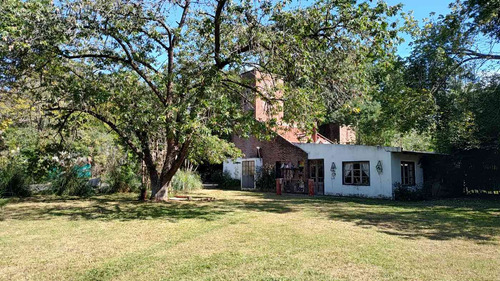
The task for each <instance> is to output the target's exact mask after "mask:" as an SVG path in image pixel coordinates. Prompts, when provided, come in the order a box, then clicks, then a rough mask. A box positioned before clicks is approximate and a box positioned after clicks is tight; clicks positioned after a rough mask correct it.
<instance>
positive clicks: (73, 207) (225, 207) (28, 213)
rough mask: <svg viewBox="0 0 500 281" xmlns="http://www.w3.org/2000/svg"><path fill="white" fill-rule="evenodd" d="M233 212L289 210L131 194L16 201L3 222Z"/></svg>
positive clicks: (211, 216)
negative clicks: (141, 197)
mask: <svg viewBox="0 0 500 281" xmlns="http://www.w3.org/2000/svg"><path fill="white" fill-rule="evenodd" d="M237 210H247V211H258V212H273V213H286V212H291V211H292V209H291V208H288V207H287V206H286V203H285V202H280V201H258V200H257V201H255V200H228V199H222V200H216V201H213V202H200V201H189V202H188V201H183V202H177V201H170V202H161V203H153V202H139V201H137V200H135V199H134V198H133V197H132V195H131V194H128V195H120V194H118V195H112V196H98V197H90V198H78V197H56V196H40V197H32V198H26V199H18V200H16V201H15V202H13V203H11V204H9V210H7V211H5V213H4V214H3V215H4V216H3V219H11V220H50V219H52V218H56V217H66V218H68V219H70V220H122V221H128V220H148V219H165V220H168V221H173V222H175V221H179V220H182V219H203V220H207V221H211V220H216V219H219V218H221V217H222V216H223V215H226V214H228V213H233V212H235V211H237Z"/></svg>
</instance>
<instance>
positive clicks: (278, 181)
mask: <svg viewBox="0 0 500 281" xmlns="http://www.w3.org/2000/svg"><path fill="white" fill-rule="evenodd" d="M276 195H281V179H276Z"/></svg>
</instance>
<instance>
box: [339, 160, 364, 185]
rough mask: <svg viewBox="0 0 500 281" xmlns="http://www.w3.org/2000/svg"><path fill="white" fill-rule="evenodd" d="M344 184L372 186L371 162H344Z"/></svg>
mask: <svg viewBox="0 0 500 281" xmlns="http://www.w3.org/2000/svg"><path fill="white" fill-rule="evenodd" d="M342 168H343V180H342V181H343V184H345V185H370V162H368V161H358V162H342Z"/></svg>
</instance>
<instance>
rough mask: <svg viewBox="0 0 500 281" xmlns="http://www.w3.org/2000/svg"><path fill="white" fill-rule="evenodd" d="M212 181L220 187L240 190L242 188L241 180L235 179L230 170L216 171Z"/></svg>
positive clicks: (211, 178)
mask: <svg viewBox="0 0 500 281" xmlns="http://www.w3.org/2000/svg"><path fill="white" fill-rule="evenodd" d="M210 182H213V183H216V184H218V185H219V186H218V187H219V188H220V189H227V190H239V189H241V181H240V180H238V179H233V178H232V177H231V174H230V173H229V172H228V171H225V172H223V171H222V170H218V171H215V172H214V173H212V175H211V176H210Z"/></svg>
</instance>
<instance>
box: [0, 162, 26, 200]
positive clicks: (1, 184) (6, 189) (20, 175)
mask: <svg viewBox="0 0 500 281" xmlns="http://www.w3.org/2000/svg"><path fill="white" fill-rule="evenodd" d="M29 196H31V190H30V189H29V185H28V182H27V180H26V175H25V173H24V172H23V171H21V170H18V169H17V167H13V168H9V169H6V170H3V171H1V175H0V197H29Z"/></svg>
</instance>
